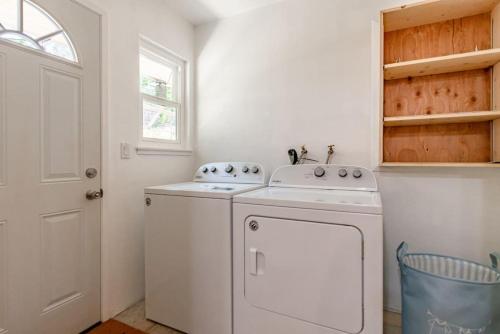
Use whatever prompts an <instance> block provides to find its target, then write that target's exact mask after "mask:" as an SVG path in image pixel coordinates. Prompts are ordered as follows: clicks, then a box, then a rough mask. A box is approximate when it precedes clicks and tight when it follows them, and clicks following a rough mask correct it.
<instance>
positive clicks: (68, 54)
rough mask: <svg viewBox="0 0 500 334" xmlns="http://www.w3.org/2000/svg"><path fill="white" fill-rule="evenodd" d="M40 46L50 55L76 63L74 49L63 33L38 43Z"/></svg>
mask: <svg viewBox="0 0 500 334" xmlns="http://www.w3.org/2000/svg"><path fill="white" fill-rule="evenodd" d="M40 45H41V46H42V47H43V48H44V50H45V51H46V52H48V53H50V54H53V55H56V56H59V57H62V58H66V59H69V60H72V61H76V55H75V52H74V49H73V47H72V46H71V44H70V43H69V41H68V38H67V37H66V34H65V33H63V32H61V33H59V34H57V35H55V36H52V37H50V38H48V39H45V40H43V41H40Z"/></svg>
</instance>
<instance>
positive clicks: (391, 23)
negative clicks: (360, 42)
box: [383, 0, 500, 31]
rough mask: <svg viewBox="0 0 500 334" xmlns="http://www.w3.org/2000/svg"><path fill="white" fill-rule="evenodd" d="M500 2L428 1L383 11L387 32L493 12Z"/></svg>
mask: <svg viewBox="0 0 500 334" xmlns="http://www.w3.org/2000/svg"><path fill="white" fill-rule="evenodd" d="M499 2H500V1H499V0H440V1H436V0H427V1H425V2H418V3H412V4H410V5H404V6H400V7H397V8H393V9H389V10H385V11H383V14H384V20H383V22H384V28H385V31H394V30H400V29H405V28H409V27H416V26H421V25H424V24H430V23H436V22H441V21H446V20H451V19H457V18H460V17H465V16H472V15H476V14H482V13H486V12H491V11H492V10H494V9H495V7H496V6H497V5H498V4H499Z"/></svg>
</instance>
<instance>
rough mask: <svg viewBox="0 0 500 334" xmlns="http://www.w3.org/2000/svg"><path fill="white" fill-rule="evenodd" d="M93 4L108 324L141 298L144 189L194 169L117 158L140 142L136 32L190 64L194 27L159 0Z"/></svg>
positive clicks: (188, 164)
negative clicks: (98, 28)
mask: <svg viewBox="0 0 500 334" xmlns="http://www.w3.org/2000/svg"><path fill="white" fill-rule="evenodd" d="M92 1H94V2H95V5H96V6H97V7H98V8H100V10H101V11H102V12H104V13H105V16H106V26H105V27H104V30H105V38H106V40H105V43H107V48H106V50H105V54H107V58H108V62H107V65H106V64H105V66H107V68H105V71H106V73H105V75H106V77H107V81H108V94H107V105H108V108H107V109H108V110H107V114H106V120H105V122H106V123H107V124H106V129H105V132H104V134H105V136H106V137H105V138H104V142H105V143H106V147H105V150H107V152H105V154H107V157H106V159H105V160H104V165H105V167H106V168H107V170H106V172H107V178H106V180H107V182H106V183H105V184H104V187H105V189H104V190H105V198H104V204H103V205H104V213H103V215H104V219H103V226H102V230H103V233H102V237H103V242H102V243H103V263H102V268H103V272H102V275H103V286H102V291H103V294H102V298H103V310H102V313H103V317H104V318H105V319H106V318H108V317H110V316H114V315H115V314H117V313H118V312H121V311H123V310H124V309H125V308H127V307H128V306H130V305H132V304H133V303H135V302H136V301H138V300H140V299H142V298H144V245H143V238H144V233H143V228H144V221H143V201H144V199H143V193H144V187H145V186H149V185H158V184H166V183H171V182H179V181H185V180H188V179H190V178H191V176H192V171H193V168H194V165H193V159H194V158H193V157H192V156H188V157H174V156H170V157H154V156H153V157H152V156H138V155H136V154H135V153H134V154H133V155H132V159H130V160H121V159H120V143H122V142H128V143H130V144H131V145H132V147H135V146H136V145H137V144H138V140H139V126H140V124H139V120H140V114H139V111H138V106H139V91H138V87H139V54H138V52H139V34H142V35H144V36H145V37H148V38H150V39H152V40H153V41H156V42H158V43H160V44H161V45H163V46H165V47H166V48H169V49H170V50H171V51H173V52H175V53H176V54H178V55H179V56H181V57H183V58H184V59H186V60H187V61H188V62H189V63H191V64H193V57H194V29H193V27H192V25H191V24H190V23H188V22H187V21H186V20H184V19H182V18H180V17H179V16H178V15H177V14H174V13H173V12H172V11H171V10H170V9H169V8H168V7H167V6H166V3H165V2H164V1H163V0H148V1H143V0H101V1H97V0H92ZM190 82H191V83H192V82H193V77H191V78H190ZM191 89H192V87H191ZM192 102H193V101H191V103H192Z"/></svg>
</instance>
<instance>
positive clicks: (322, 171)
mask: <svg viewBox="0 0 500 334" xmlns="http://www.w3.org/2000/svg"><path fill="white" fill-rule="evenodd" d="M325 174H326V171H325V169H324V168H323V167H316V169H315V170H314V176H316V177H323V176H325Z"/></svg>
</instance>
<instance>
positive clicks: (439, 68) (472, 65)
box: [384, 49, 500, 80]
mask: <svg viewBox="0 0 500 334" xmlns="http://www.w3.org/2000/svg"><path fill="white" fill-rule="evenodd" d="M498 62H500V49H492V50H483V51H475V52H467V53H461V54H456V55H450V56H443V57H434V58H428V59H418V60H413V61H406V62H401V63H395V64H388V65H385V66H384V78H385V80H394V79H401V78H408V77H421V76H426V75H433V74H444V73H452V72H460V71H471V70H477V69H483V68H488V67H491V66H493V65H495V64H497V63H498Z"/></svg>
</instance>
